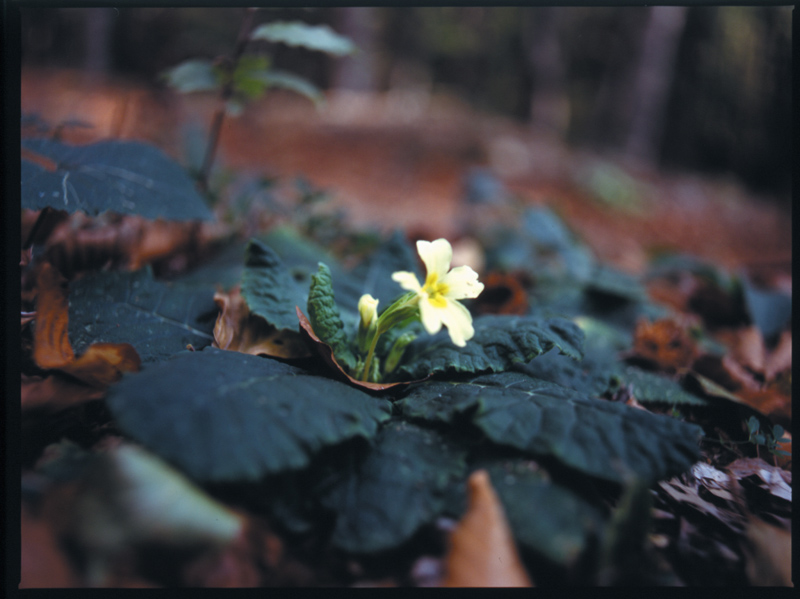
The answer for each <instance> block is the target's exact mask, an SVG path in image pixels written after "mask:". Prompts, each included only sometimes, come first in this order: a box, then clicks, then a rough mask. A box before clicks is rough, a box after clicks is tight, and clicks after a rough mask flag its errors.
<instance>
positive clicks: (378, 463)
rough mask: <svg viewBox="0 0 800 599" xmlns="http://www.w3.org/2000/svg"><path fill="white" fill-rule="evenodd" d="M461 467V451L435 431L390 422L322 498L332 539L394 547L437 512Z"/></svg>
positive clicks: (366, 548)
mask: <svg viewBox="0 0 800 599" xmlns="http://www.w3.org/2000/svg"><path fill="white" fill-rule="evenodd" d="M464 469H465V462H464V454H463V452H462V451H460V450H458V449H456V448H454V447H453V446H452V445H450V444H448V443H446V442H445V441H444V439H443V438H442V437H441V436H440V435H439V434H437V433H435V432H434V431H429V430H425V429H421V428H419V427H416V426H413V425H410V424H406V423H403V422H399V423H390V424H389V425H388V426H386V427H385V428H384V429H383V430H382V431H381V432H380V433H379V434H378V436H377V437H376V438H375V439H374V441H373V442H372V445H371V448H370V450H369V452H368V453H367V455H366V456H365V457H363V458H362V459H360V460H357V461H355V462H354V463H352V464H351V466H350V468H348V469H347V470H346V471H345V472H343V473H341V478H340V479H339V480H338V481H337V482H336V484H334V485H333V486H332V487H331V488H330V489H329V491H328V492H327V493H326V494H325V495H324V496H323V497H322V503H323V505H325V506H326V507H328V508H329V509H332V510H334V511H335V512H336V514H337V518H336V526H335V528H334V531H333V538H332V542H333V544H334V545H335V546H337V547H339V548H341V549H344V550H346V551H350V552H354V553H369V552H375V551H382V550H386V549H391V548H393V547H396V546H397V545H399V544H400V543H402V542H403V541H406V540H408V539H409V538H410V537H411V536H412V535H413V534H414V533H415V532H416V531H417V530H418V529H419V527H420V526H422V525H424V524H427V523H430V522H432V521H433V520H434V519H435V518H436V517H437V516H438V515H439V514H440V512H441V510H442V509H443V507H444V494H445V489H446V487H447V486H448V485H449V484H450V483H451V481H453V480H454V479H457V478H460V477H461V476H462V475H463V473H464Z"/></svg>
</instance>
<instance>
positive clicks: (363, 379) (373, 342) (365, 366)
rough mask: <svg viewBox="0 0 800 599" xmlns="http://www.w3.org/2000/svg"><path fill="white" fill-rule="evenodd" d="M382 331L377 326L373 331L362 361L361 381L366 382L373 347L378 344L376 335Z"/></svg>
mask: <svg viewBox="0 0 800 599" xmlns="http://www.w3.org/2000/svg"><path fill="white" fill-rule="evenodd" d="M381 333H383V331H382V330H381V329H380V328H379V329H378V330H376V331H375V336H374V337H373V338H372V343H371V344H370V346H369V351H368V352H367V359H366V360H365V361H364V374H363V375H362V377H361V380H362V381H363V382H365V383H366V382H367V380H368V379H369V369H370V367H371V366H372V356H373V355H374V354H375V347H376V346H377V345H378V337H380V336H381Z"/></svg>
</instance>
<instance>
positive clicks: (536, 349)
mask: <svg viewBox="0 0 800 599" xmlns="http://www.w3.org/2000/svg"><path fill="white" fill-rule="evenodd" d="M473 324H474V328H475V336H474V337H473V338H472V339H470V340H469V342H468V343H467V345H466V347H463V348H460V347H457V346H455V345H453V343H452V342H451V341H450V338H449V336H448V335H447V332H446V331H442V332H440V333H438V334H437V335H434V336H433V337H431V336H429V335H423V336H420V337H418V338H417V339H416V340H415V341H414V342H412V343H411V344H410V345H409V346H408V348H406V357H405V358H404V359H403V360H404V363H403V364H402V365H401V366H400V367H399V368H398V370H399V371H400V372H402V373H403V374H405V375H407V376H409V377H411V378H414V379H421V378H424V377H425V376H427V375H429V374H431V373H437V372H486V371H491V372H502V371H504V370H508V369H509V368H511V366H512V365H514V364H515V363H519V362H528V361H529V360H532V359H533V358H535V357H536V356H538V355H540V354H543V353H545V352H547V351H550V350H551V349H553V348H556V349H558V350H559V351H560V352H561V353H563V354H566V355H568V356H570V357H571V358H574V359H576V360H579V359H581V358H582V356H583V350H582V345H583V332H582V331H581V330H580V328H579V327H578V326H577V325H575V324H574V323H572V322H570V321H569V320H566V319H564V318H558V317H554V318H535V317H532V316H494V315H492V316H481V317H479V318H476V319H475V321H474V323H473Z"/></svg>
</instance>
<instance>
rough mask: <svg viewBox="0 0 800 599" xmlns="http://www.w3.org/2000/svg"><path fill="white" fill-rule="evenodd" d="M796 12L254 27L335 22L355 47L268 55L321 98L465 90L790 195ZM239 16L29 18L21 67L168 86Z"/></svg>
mask: <svg viewBox="0 0 800 599" xmlns="http://www.w3.org/2000/svg"><path fill="white" fill-rule="evenodd" d="M791 10H792V9H791V7H779V6H775V7H763V6H762V7H758V6H756V7H634V8H620V7H616V8H594V7H569V8H545V7H542V8H524V7H504V8H500V7H497V8H494V7H493V8H484V7H424V8H422V7H414V8H405V7H403V8H398V7H372V8H370V7H359V8H350V7H332V8H321V9H299V8H292V9H289V8H287V9H270V10H265V11H262V12H261V13H260V14H259V19H260V22H268V21H274V20H295V19H299V20H303V21H306V22H308V23H311V24H320V23H326V24H329V25H331V26H332V27H333V28H334V29H335V30H337V31H339V32H341V33H343V34H344V35H347V36H349V37H351V38H352V39H353V40H354V41H355V42H356V44H357V45H358V46H359V47H360V48H361V52H360V53H359V54H358V55H356V56H354V57H351V58H346V59H343V60H340V61H333V60H331V59H330V58H329V57H326V56H323V55H317V54H315V53H313V52H309V51H306V50H303V49H300V48H292V47H288V46H285V45H277V46H276V47H275V48H270V50H271V52H272V55H273V57H274V66H275V67H276V68H281V69H287V70H291V71H293V72H296V73H298V74H300V75H302V76H304V77H306V78H308V79H310V80H312V81H313V82H314V83H315V84H316V85H318V86H319V87H321V88H323V89H329V90H330V89H351V90H357V91H362V92H385V91H388V90H396V89H403V88H413V89H416V90H421V91H422V92H424V93H427V94H442V93H447V94H451V95H457V96H459V97H461V98H462V99H464V100H466V101H467V102H468V103H470V104H471V105H472V106H474V107H475V108H477V109H480V110H484V111H488V112H494V113H498V114H502V115H505V116H508V117H512V118H515V119H518V120H522V121H526V122H529V123H530V124H531V127H533V128H535V129H536V130H537V131H540V132H547V133H549V134H552V135H555V136H557V137H558V138H560V139H563V140H565V141H567V142H569V143H571V144H575V145H588V146H592V147H594V148H595V149H599V150H606V151H614V152H617V153H619V154H623V155H628V156H634V157H636V158H638V159H640V160H644V161H647V162H650V163H653V164H657V165H661V166H672V167H679V168H688V169H694V170H699V171H703V172H706V173H712V174H728V173H731V174H735V175H736V176H738V177H739V178H740V179H741V180H742V181H743V182H744V183H746V184H747V185H748V186H750V187H751V188H753V189H754V190H756V191H760V192H768V193H771V194H776V195H781V196H786V197H788V194H789V191H790V189H791V159H792V158H791V157H792V154H791V127H790V122H791V86H792V73H791V16H792V12H791ZM241 14H242V9H241V8H214V9H207V8H206V9H204V8H182V9H170V8H119V9H113V8H109V9H107V8H93V9H86V8H73V9H63V8H59V9H54V8H43V7H25V8H23V9H22V46H23V48H22V60H23V68H25V67H28V66H31V67H33V66H37V67H42V66H53V67H69V68H80V69H85V70H87V71H91V72H96V73H106V74H111V73H113V74H117V75H120V76H125V77H128V78H133V79H138V80H141V81H144V82H148V83H150V84H153V85H157V84H158V73H159V72H161V71H162V70H163V69H165V68H167V67H169V66H172V65H174V64H177V63H178V62H180V61H182V60H184V59H187V58H190V57H204V58H213V57H216V56H218V55H220V54H226V53H228V52H229V51H230V48H231V47H232V45H233V43H234V41H235V38H236V33H237V30H238V25H239V23H240V21H241Z"/></svg>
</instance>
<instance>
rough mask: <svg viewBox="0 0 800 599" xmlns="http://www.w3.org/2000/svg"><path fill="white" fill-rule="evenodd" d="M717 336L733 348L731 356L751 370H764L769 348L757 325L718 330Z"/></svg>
mask: <svg viewBox="0 0 800 599" xmlns="http://www.w3.org/2000/svg"><path fill="white" fill-rule="evenodd" d="M717 338H718V339H719V340H720V341H721V342H722V343H724V344H725V345H726V346H728V347H729V348H731V356H732V357H733V359H735V360H736V361H737V362H738V363H739V364H741V365H742V366H744V367H745V368H747V369H749V370H750V371H751V372H764V366H765V364H766V359H767V348H766V346H765V345H764V337H763V336H762V335H761V331H760V330H759V329H758V327H757V326H756V325H750V326H748V327H742V328H739V329H734V330H724V331H719V332H717Z"/></svg>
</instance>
